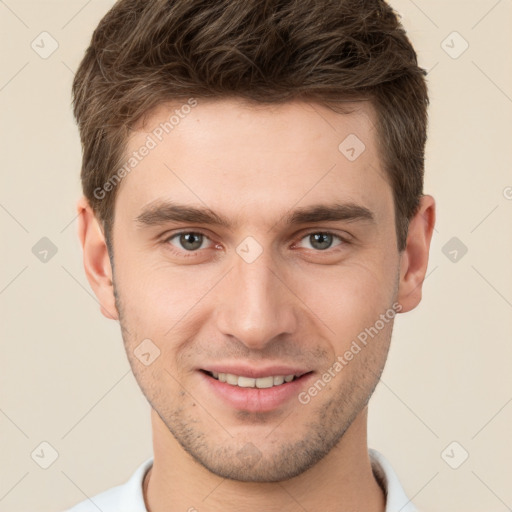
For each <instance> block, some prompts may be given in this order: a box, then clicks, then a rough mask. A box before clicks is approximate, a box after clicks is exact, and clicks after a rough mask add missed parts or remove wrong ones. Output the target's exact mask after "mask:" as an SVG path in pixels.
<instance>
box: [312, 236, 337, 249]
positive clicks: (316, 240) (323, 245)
mask: <svg viewBox="0 0 512 512" xmlns="http://www.w3.org/2000/svg"><path fill="white" fill-rule="evenodd" d="M311 237H312V240H313V243H312V244H311V245H312V246H313V247H315V248H316V249H322V250H323V249H328V248H329V247H330V245H331V243H332V235H329V234H327V233H315V234H313V235H311ZM318 244H319V245H320V246H318Z"/></svg>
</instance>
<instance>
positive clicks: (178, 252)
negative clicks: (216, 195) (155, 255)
mask: <svg viewBox="0 0 512 512" xmlns="http://www.w3.org/2000/svg"><path fill="white" fill-rule="evenodd" d="M184 234H194V235H202V236H204V237H206V238H208V239H209V240H210V237H209V236H208V235H207V234H206V233H203V232H202V231H190V230H184V231H178V232H176V233H173V234H172V235H170V236H167V237H166V238H165V239H164V240H163V243H164V244H166V245H167V246H168V247H169V250H170V251H171V252H172V253H173V254H175V255H178V256H181V257H185V258H190V257H195V256H197V255H198V254H199V253H200V252H201V251H202V250H205V249H196V250H195V251H187V250H185V249H183V250H177V249H175V248H174V246H173V245H171V244H170V243H169V242H170V240H172V239H173V238H175V237H178V236H180V235H184ZM315 234H322V235H332V236H333V237H334V238H338V239H339V240H340V241H341V243H340V244H338V245H336V246H334V247H333V248H331V247H329V248H328V249H324V250H323V251H322V250H319V249H318V250H315V249H307V250H308V251H314V252H316V253H318V254H331V253H332V251H336V250H337V249H336V248H337V247H340V246H345V245H349V244H350V241H349V240H348V239H347V238H344V237H342V236H341V235H338V234H336V233H333V232H332V231H318V230H316V231H309V232H308V233H305V234H303V235H301V237H300V238H299V242H300V241H302V240H303V239H304V238H306V237H308V236H311V235H315ZM294 244H295V243H294Z"/></svg>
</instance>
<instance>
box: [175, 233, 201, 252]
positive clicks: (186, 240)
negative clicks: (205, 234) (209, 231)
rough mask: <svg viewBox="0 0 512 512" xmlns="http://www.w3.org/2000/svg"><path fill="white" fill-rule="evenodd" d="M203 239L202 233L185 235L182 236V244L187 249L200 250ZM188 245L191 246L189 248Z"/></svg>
mask: <svg viewBox="0 0 512 512" xmlns="http://www.w3.org/2000/svg"><path fill="white" fill-rule="evenodd" d="M201 237H202V235H201V234H200V233H185V234H184V235H181V236H180V243H181V244H182V245H183V246H184V247H185V248H187V249H198V248H199V247H201ZM187 244H191V245H192V247H190V245H189V246H188V247H187Z"/></svg>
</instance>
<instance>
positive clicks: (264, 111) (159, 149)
mask: <svg viewBox="0 0 512 512" xmlns="http://www.w3.org/2000/svg"><path fill="white" fill-rule="evenodd" d="M343 109H344V110H345V111H347V112H350V113H339V112H335V111H333V110H331V109H329V108H328V107H325V106H321V105H319V104H317V103H306V102H302V101H293V102H287V103H282V104H272V105H268V104H249V103H247V102H244V101H242V100H239V99H226V100H214V101H212V100H204V99H197V100H194V102H191V101H188V102H187V100H184V101H183V102H181V103H176V102H175V103H172V104H162V105H160V106H159V107H158V108H156V109H154V110H153V111H152V112H150V113H149V114H148V115H146V117H145V119H144V123H143V124H142V123H139V125H138V126H137V127H136V128H135V129H134V131H133V134H132V135H131V137H130V138H129V140H128V146H127V151H126V162H128V161H129V160H132V163H134V164H135V165H133V168H131V169H130V170H129V172H128V173H126V176H125V177H124V178H123V179H122V181H121V183H120V185H119V186H120V190H119V191H118V194H117V203H119V204H116V211H117V210H122V211H124V212H129V214H130V215H131V216H132V218H133V216H134V215H137V214H138V213H139V212H140V210H141V209H142V208H143V207H144V206H145V205H148V204H150V203H152V202H154V201H155V200H170V201H175V202H179V203H184V202H185V203H189V204H195V205H201V206H207V207H208V208H210V209H211V210H214V211H219V213H220V212H222V213H223V214H224V216H230V215H235V214H236V215H237V217H238V218H240V216H242V217H243V216H244V215H247V218H246V221H248V222H254V223H257V222H267V223H271V224H275V222H276V216H281V215H282V214H283V212H284V211H287V212H288V211H289V210H290V208H292V207H293V206H294V205H296V206H307V205H308V204H322V203H323V202H331V203H332V202H333V201H338V202H339V201H350V202H352V203H357V204H361V205H362V206H365V207H367V208H368V209H370V210H372V211H375V212H376V216H377V217H379V216H381V215H386V214H387V213H389V210H390V207H391V208H392V192H391V189H390V186H389V184H388V181H387V178H386V175H385V173H384V171H383V170H382V168H381V165H380V158H379V155H378V152H377V145H376V136H377V133H376V130H375V128H374V126H375V113H374V111H373V109H372V107H371V105H370V104H369V103H368V102H358V103H347V104H345V105H344V106H343ZM144 148H149V149H144ZM142 153H143V154H144V155H143V156H141V155H142ZM116 217H117V214H116Z"/></svg>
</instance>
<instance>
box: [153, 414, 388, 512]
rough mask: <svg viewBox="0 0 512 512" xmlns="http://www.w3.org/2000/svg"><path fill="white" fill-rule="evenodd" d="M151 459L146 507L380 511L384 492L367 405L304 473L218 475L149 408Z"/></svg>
mask: <svg viewBox="0 0 512 512" xmlns="http://www.w3.org/2000/svg"><path fill="white" fill-rule="evenodd" d="M151 421H152V426H153V450H154V462H153V466H152V468H151V469H150V471H149V472H148V473H147V474H146V477H145V479H144V486H143V489H144V500H145V503H146V508H147V509H148V511H149V512H164V511H165V512H183V511H190V512H194V511H206V510H207V511H208V512H221V511H222V512H238V511H240V510H243V511H245V512H260V511H261V510H266V511H276V512H277V511H282V510H284V509H286V510H297V511H299V510H301V511H302V510H325V511H333V512H334V511H340V512H349V511H353V510H365V512H384V510H385V496H384V492H383V490H382V489H381V487H380V486H379V484H378V482H377V480H376V479H375V477H374V475H373V472H372V468H371V462H370V458H369V455H368V446H367V437H366V426H367V409H366V408H365V409H363V411H362V412H361V413H360V414H359V415H358V416H357V417H356V419H355V420H354V421H353V423H352V424H351V426H350V427H349V428H348V429H347V431H346V432H345V434H344V435H343V437H342V439H341V440H340V442H339V443H338V444H337V445H336V446H335V447H334V448H333V449H332V450H331V451H330V452H329V454H328V455H327V456H326V457H324V458H323V459H322V460H321V461H319V462H318V463H317V464H315V465H314V466H313V467H311V468H309V469H308V470H307V471H305V472H304V473H302V474H300V475H298V476H296V477H294V478H291V479H289V480H285V481H281V482H269V483H260V482H240V481H235V480H229V479H224V478H221V477H219V476H217V475H215V474H213V473H211V472H210V471H208V470H207V469H206V468H204V467H203V466H201V465H200V464H199V463H197V462H196V461H195V460H194V459H193V458H192V457H191V456H190V455H189V454H188V453H187V452H185V451H184V450H183V448H182V447H181V445H180V444H179V443H178V442H177V441H176V439H175V438H174V437H173V436H172V434H171V433H170V432H169V430H168V429H167V427H166V426H165V424H164V423H163V422H162V420H161V419H160V417H159V416H158V414H156V413H155V412H154V411H153V410H152V411H151Z"/></svg>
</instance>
